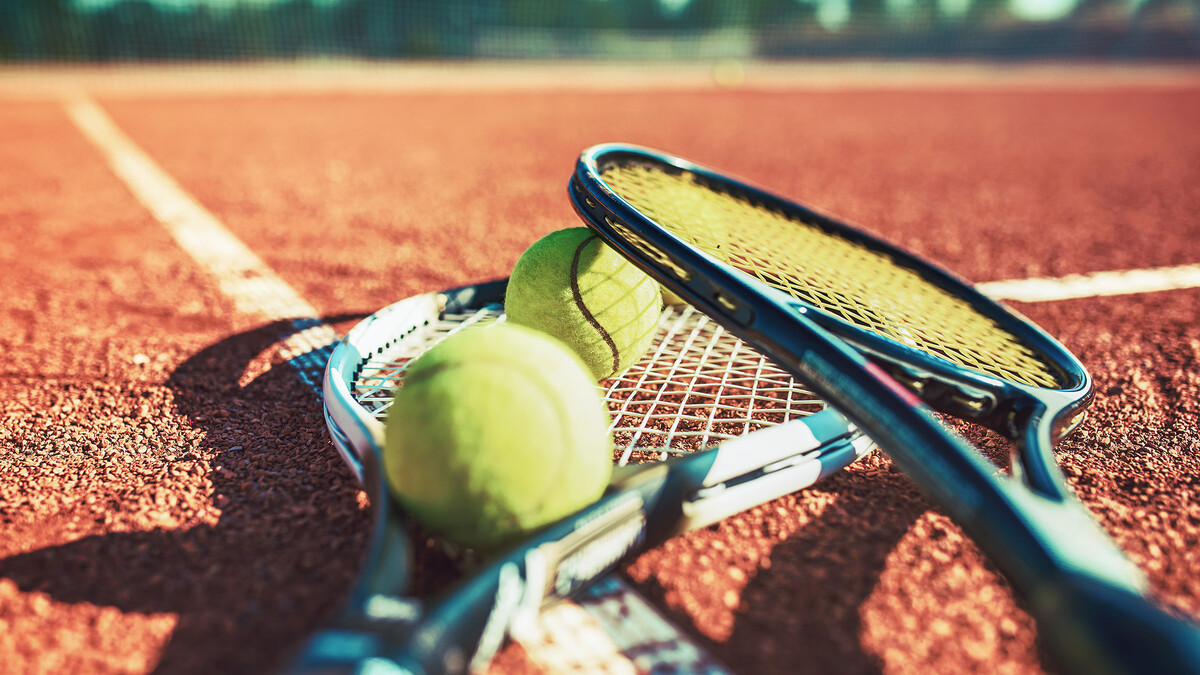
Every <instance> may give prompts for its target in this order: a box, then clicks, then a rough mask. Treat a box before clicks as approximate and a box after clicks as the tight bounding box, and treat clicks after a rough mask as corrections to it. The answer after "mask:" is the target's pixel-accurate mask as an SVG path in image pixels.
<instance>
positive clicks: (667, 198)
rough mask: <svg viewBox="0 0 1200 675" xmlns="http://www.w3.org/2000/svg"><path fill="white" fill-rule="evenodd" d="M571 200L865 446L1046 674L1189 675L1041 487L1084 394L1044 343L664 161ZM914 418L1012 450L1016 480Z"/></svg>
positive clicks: (599, 151) (632, 163)
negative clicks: (1041, 653) (975, 569)
mask: <svg viewBox="0 0 1200 675" xmlns="http://www.w3.org/2000/svg"><path fill="white" fill-rule="evenodd" d="M569 191H570V195H571V199H572V202H573V204H574V206H575V209H576V211H577V212H578V213H579V215H580V216H581V217H582V218H583V219H584V221H586V222H587V223H588V224H589V225H590V226H591V227H592V228H593V229H594V230H595V231H597V232H598V233H599V234H600V235H601V236H602V237H603V238H604V239H605V240H607V241H608V242H609V243H610V244H611V245H613V246H614V247H615V248H616V249H617V250H619V251H621V252H622V253H623V254H624V255H625V256H626V257H627V258H629V259H630V260H632V261H633V262H635V263H637V264H638V265H639V266H641V267H642V268H644V269H645V270H647V271H648V272H649V273H651V274H652V275H653V276H655V277H656V278H658V279H659V280H660V281H661V282H662V283H663V284H664V286H665V287H667V288H670V289H671V290H674V291H675V292H676V293H678V294H679V295H680V296H682V297H683V298H685V299H686V300H688V301H689V302H691V303H693V304H694V305H695V306H696V307H698V308H699V309H701V310H702V311H704V312H705V313H706V314H709V315H710V316H712V317H714V318H715V319H716V320H718V321H719V322H721V323H722V324H723V325H725V326H726V327H728V328H729V329H730V330H731V331H732V332H734V333H735V334H737V335H738V336H739V337H741V338H742V339H744V340H746V342H748V343H749V344H751V345H754V346H755V347H756V348H757V349H758V350H759V351H761V352H762V353H763V354H765V355H767V356H769V357H770V358H772V359H773V360H775V362H776V363H778V364H779V365H781V366H782V367H783V368H784V369H785V370H787V371H789V372H791V373H793V374H795V375H797V376H798V378H799V379H801V380H802V381H806V382H808V383H809V384H812V385H813V387H814V390H815V391H817V392H818V393H819V394H820V395H821V396H822V397H823V398H825V399H826V400H827V401H828V402H829V403H830V404H831V405H833V406H835V407H837V408H838V409H839V410H841V411H842V412H843V413H845V414H846V416H847V417H849V418H850V419H851V420H852V421H853V422H854V423H855V424H857V425H858V426H859V428H861V429H862V430H863V431H864V432H866V433H867V434H868V435H870V436H871V437H872V438H873V439H874V440H875V441H876V442H877V443H878V444H879V446H880V448H881V449H883V450H884V451H886V452H887V453H888V454H889V455H890V456H891V457H892V459H893V461H895V463H896V464H897V465H898V466H899V467H900V468H901V469H902V470H903V471H905V472H906V473H907V474H908V475H909V476H910V477H911V478H912V479H913V480H914V482H916V484H917V485H918V486H919V487H920V488H921V489H922V490H923V491H924V492H925V493H926V494H927V495H929V496H930V497H931V498H932V499H933V500H934V501H935V502H936V503H937V504H938V505H940V506H941V507H942V508H943V509H944V510H945V511H946V513H947V514H948V515H950V516H951V517H952V518H954V519H955V520H956V521H957V522H958V523H959V524H961V525H962V526H963V528H964V529H965V530H966V531H967V532H968V533H969V534H970V535H971V536H972V537H973V538H974V539H975V541H976V542H977V543H978V544H979V545H980V547H981V548H982V549H983V550H984V551H985V552H986V553H987V554H988V555H989V556H990V557H991V558H992V559H993V560H994V561H995V563H996V564H997V565H998V566H999V568H1000V569H1001V570H1002V572H1003V573H1004V574H1005V575H1006V576H1007V578H1008V579H1009V581H1010V582H1011V583H1012V585H1013V587H1014V588H1015V589H1016V591H1017V592H1018V594H1019V595H1020V596H1021V597H1022V598H1023V599H1024V601H1025V602H1026V603H1027V606H1028V608H1029V610H1030V611H1031V613H1032V614H1033V616H1034V617H1035V619H1036V620H1037V621H1038V627H1039V636H1040V638H1041V639H1042V641H1043V642H1044V644H1045V646H1046V648H1047V651H1048V653H1049V654H1050V656H1051V657H1052V658H1053V659H1054V660H1055V662H1056V665H1058V666H1060V667H1062V668H1064V669H1066V670H1068V671H1070V672H1076V673H1133V672H1142V673H1165V672H1200V632H1198V630H1197V628H1196V626H1194V625H1193V624H1192V623H1190V622H1188V621H1186V620H1184V619H1181V618H1178V617H1176V616H1174V615H1172V614H1170V613H1168V612H1166V611H1164V610H1162V609H1160V608H1159V607H1158V606H1156V605H1155V604H1154V603H1153V602H1152V600H1151V597H1150V595H1149V592H1148V590H1147V582H1146V579H1145V577H1144V576H1143V574H1142V573H1141V572H1140V570H1138V569H1137V567H1136V566H1135V565H1134V564H1133V563H1131V562H1130V561H1129V560H1128V559H1127V558H1126V557H1125V556H1124V554H1123V553H1122V552H1121V550H1120V549H1119V548H1118V547H1117V545H1116V544H1115V543H1114V542H1113V541H1112V540H1111V539H1110V538H1109V537H1108V536H1107V535H1106V534H1105V533H1104V531H1103V530H1102V529H1101V528H1100V526H1099V525H1098V524H1097V523H1096V522H1095V521H1094V520H1093V519H1092V518H1091V517H1090V515H1089V514H1088V511H1087V509H1086V508H1085V507H1084V505H1083V504H1082V503H1081V502H1080V501H1079V500H1078V499H1077V498H1076V497H1075V496H1074V495H1073V493H1072V492H1071V490H1070V488H1069V487H1068V486H1067V484H1066V482H1065V481H1064V479H1063V477H1062V474H1061V472H1060V470H1059V469H1058V466H1057V464H1056V462H1055V459H1054V453H1053V443H1054V441H1055V440H1056V439H1058V438H1059V437H1061V436H1062V435H1063V434H1065V433H1067V432H1068V431H1070V430H1071V429H1072V428H1074V426H1076V425H1077V424H1079V422H1080V421H1081V420H1082V417H1083V414H1084V409H1085V408H1086V406H1087V404H1088V403H1089V401H1090V398H1091V395H1092V382H1091V378H1090V377H1089V375H1088V373H1087V371H1086V370H1085V369H1084V367H1083V365H1082V364H1081V363H1080V362H1079V360H1078V359H1077V358H1076V357H1075V356H1073V355H1072V354H1071V353H1070V352H1068V351H1067V350H1066V349H1065V348H1064V347H1063V346H1062V345H1060V344H1059V343H1058V342H1056V341H1055V340H1054V339H1053V338H1051V337H1050V336H1049V335H1047V334H1046V333H1045V332H1044V331H1042V330H1041V329H1039V328H1038V327H1036V326H1034V325H1033V324H1032V323H1030V322H1029V321H1028V320H1026V319H1024V318H1023V317H1021V316H1019V315H1017V314H1016V313H1015V312H1013V311H1012V310H1010V309H1008V308H1006V307H1004V306H1002V305H1000V304H998V303H996V302H994V301H992V300H991V299H989V298H987V297H985V296H983V295H982V294H980V293H979V292H977V291H976V290H975V289H974V288H973V287H971V286H970V285H969V284H967V283H965V282H964V281H962V280H960V279H959V278H957V277H955V276H954V275H952V274H949V273H947V272H945V271H943V270H941V269H939V268H938V267H936V266H934V265H932V264H930V263H928V262H926V261H924V260H922V259H920V258H918V257H916V256H914V255H912V254H910V253H908V252H905V251H903V250H901V249H899V248H897V247H895V246H892V245H890V244H888V243H886V242H883V241H881V240H880V239H878V238H875V237H873V236H871V235H868V234H866V233H864V232H862V231H860V230H857V229H854V228H852V227H850V226H848V225H845V224H844V223H841V222H838V221H837V220H834V219H833V218H830V217H828V216H825V215H822V214H820V213H817V212H815V211H813V210H811V209H808V208H806V207H804V206H801V205H799V204H797V203H795V202H792V201H790V200H787V199H784V198H782V197H779V196H776V195H773V194H771V193H769V192H767V191H765V190H762V189H759V188H756V187H754V186H752V185H749V184H748V183H745V182H743V181H740V180H737V179H734V178H732V177H729V176H726V175H723V174H721V173H718V172H716V171H713V170H711V169H707V168H704V167H701V166H699V165H696V164H693V163H691V162H688V161H686V160H683V159H680V158H678V157H673V156H670V155H667V154H663V153H660V152H656V151H653V150H648V149H645V148H639V147H635V146H626V145H612V144H610V145H601V146H596V147H593V148H590V149H588V150H586V151H585V152H584V153H583V154H582V155H581V156H580V158H579V161H578V163H577V165H576V169H575V172H574V175H573V177H572V179H571V184H570V187H569ZM839 339H840V340H839ZM831 341H832V342H841V343H842V344H848V345H850V346H852V347H853V348H854V349H855V350H856V351H857V352H859V353H860V354H862V355H865V356H866V357H867V358H868V360H865V361H859V362H855V361H854V360H853V359H847V358H844V357H843V355H842V354H840V353H839V351H838V349H836V346H837V345H833V346H831V345H830V342H831ZM885 373H886V374H885ZM897 383H901V384H902V385H903V387H904V392H911V393H912V394H915V395H916V396H919V398H920V399H921V400H920V401H917V400H915V399H913V398H912V396H911V395H909V396H906V395H905V394H904V393H902V392H899V391H897V390H898V389H899V388H900V385H898V384H897ZM921 401H923V402H924V403H926V404H928V405H930V406H932V407H934V408H936V409H938V410H940V411H942V412H947V413H950V414H953V415H956V416H959V417H961V418H964V419H967V420H970V421H973V422H977V423H980V424H983V425H986V426H988V427H990V428H992V429H995V430H998V431H1000V432H1002V433H1003V434H1005V435H1006V436H1007V437H1008V438H1010V439H1012V440H1013V441H1014V443H1013V445H1014V453H1013V461H1012V474H1013V475H1012V476H1004V475H1001V474H1000V473H999V472H998V470H997V469H996V467H995V466H994V465H993V464H991V463H990V462H989V461H988V460H987V459H986V458H984V457H983V456H982V455H981V454H980V453H979V452H978V451H977V450H976V449H974V448H972V447H971V446H969V444H967V443H966V442H965V441H963V440H962V439H959V438H957V437H953V436H951V435H949V434H947V432H946V431H945V430H944V429H943V428H942V427H940V426H939V425H938V424H937V422H936V421H935V420H934V419H933V418H932V417H931V416H930V415H928V414H927V413H925V412H923V411H922V410H920V408H923V407H924V406H922V405H921Z"/></svg>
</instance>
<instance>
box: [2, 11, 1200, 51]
mask: <svg viewBox="0 0 1200 675" xmlns="http://www.w3.org/2000/svg"><path fill="white" fill-rule="evenodd" d="M804 57H814V58H986V59H1001V60H1005V59H1009V60H1033V59H1054V60H1061V59H1088V60H1096V59H1103V60H1148V59H1153V60H1187V61H1195V60H1200V0H409V1H403V0H0V61H21V62H44V61H51V62H63V61H69V62H80V61H87V62H113V61H117V62H123V61H228V60H244V59H293V58H368V59H565V58H588V59H607V58H617V59H623V60H638V59H660V60H673V59H781V58H789V59H790V58H804Z"/></svg>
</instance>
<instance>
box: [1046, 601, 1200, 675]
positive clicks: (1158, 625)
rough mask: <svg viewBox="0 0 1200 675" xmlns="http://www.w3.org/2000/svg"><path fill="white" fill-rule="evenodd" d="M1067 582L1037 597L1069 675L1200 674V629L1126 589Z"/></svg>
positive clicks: (1053, 649)
mask: <svg viewBox="0 0 1200 675" xmlns="http://www.w3.org/2000/svg"><path fill="white" fill-rule="evenodd" d="M1063 581H1064V582H1067V583H1058V584H1055V585H1054V586H1053V587H1050V588H1046V589H1044V592H1043V593H1040V594H1038V595H1036V596H1034V597H1033V598H1032V599H1033V600H1034V606H1033V610H1034V614H1035V615H1036V616H1035V618H1036V619H1037V624H1038V632H1039V634H1040V637H1041V639H1042V641H1043V642H1044V643H1045V647H1046V651H1047V652H1048V653H1049V655H1050V658H1051V659H1052V660H1054V661H1055V662H1056V663H1055V664H1054V665H1056V666H1060V667H1061V668H1062V669H1063V671H1064V672H1069V673H1087V674H1088V675H1101V674H1106V673H1108V674H1112V675H1126V674H1130V673H1155V674H1157V675H1168V674H1175V673H1179V674H1185V673H1186V674H1200V626H1197V625H1196V624H1193V623H1191V622H1189V621H1186V620H1184V619H1181V618H1177V617H1176V616H1173V615H1171V614H1169V613H1168V612H1166V611H1164V610H1162V609H1159V608H1158V607H1156V606H1154V605H1153V604H1152V603H1151V602H1150V601H1149V600H1147V599H1146V598H1145V597H1144V596H1141V595H1138V594H1136V593H1132V592H1130V591H1128V590H1125V589H1121V588H1117V587H1115V586H1111V585H1109V584H1105V583H1103V582H1099V581H1096V580H1094V579H1089V578H1085V577H1073V578H1070V579H1067V580H1063Z"/></svg>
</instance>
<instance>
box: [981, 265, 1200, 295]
mask: <svg viewBox="0 0 1200 675" xmlns="http://www.w3.org/2000/svg"><path fill="white" fill-rule="evenodd" d="M1197 287H1200V265H1178V266H1175V267H1157V268H1153V269H1144V270H1121V271H1115V272H1094V273H1092V274H1071V275H1068V276H1065V277H1060V278H1057V279H1049V278H1040V279H1038V278H1035V279H1015V280H1011V281H991V282H988V283H983V284H977V285H976V286H975V288H976V289H978V290H979V292H981V293H983V294H984V295H987V296H991V297H992V298H995V299H996V300H1019V301H1021V302H1049V301H1051V300H1071V299H1075V298H1094V297H1100V296H1107V295H1130V294H1133V293H1157V292H1160V291H1173V290H1179V289H1183V288H1197Z"/></svg>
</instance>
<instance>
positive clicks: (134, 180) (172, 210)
mask: <svg viewBox="0 0 1200 675" xmlns="http://www.w3.org/2000/svg"><path fill="white" fill-rule="evenodd" d="M63 106H64V108H65V110H66V112H67V115H68V116H69V117H70V119H71V121H72V122H74V123H75V125H76V127H78V128H79V130H80V131H81V132H82V133H83V135H84V136H85V137H86V138H87V139H88V140H89V141H91V143H92V144H93V145H94V146H95V147H96V149H98V150H99V151H100V152H101V153H103V155H104V156H105V158H106V159H107V160H108V163H109V166H110V167H111V168H112V170H113V172H114V173H116V175H117V176H118V177H120V178H121V180H122V181H124V182H125V185H126V186H127V187H128V188H129V190H130V191H131V192H132V193H133V194H134V196H135V197H137V199H138V201H140V202H141V203H142V204H143V205H144V206H145V207H146V208H147V209H149V211H150V212H151V213H152V214H153V215H154V217H155V218H156V219H157V220H158V221H159V222H160V223H162V224H163V226H165V227H166V228H167V231H168V232H170V233H171V235H172V236H173V237H174V238H175V241H176V242H178V244H179V246H180V247H181V248H183V250H184V251H186V252H187V253H188V254H189V255H191V257H192V258H193V259H195V261H196V262H197V263H199V265H200V266H201V267H202V268H204V269H205V270H207V271H208V272H209V273H210V274H212V276H213V277H214V278H216V280H217V282H218V284H219V285H220V288H221V291H222V292H223V293H224V294H225V295H227V296H228V297H230V298H231V299H232V300H233V302H234V304H235V306H236V307H237V309H238V311H239V312H244V313H246V314H249V315H251V316H257V317H260V318H262V319H264V320H267V321H281V320H289V321H292V322H293V325H295V326H297V328H299V329H300V330H299V332H297V333H293V334H292V335H291V336H289V337H288V338H286V339H285V340H284V346H283V349H284V355H285V357H286V358H288V359H289V360H293V359H296V360H301V361H303V362H304V363H305V368H307V369H312V368H319V369H321V370H323V369H324V361H320V362H319V363H318V362H316V361H318V359H312V358H307V357H311V356H313V355H314V354H319V353H320V352H321V351H322V350H325V349H328V347H329V346H330V345H332V344H333V343H334V342H336V341H337V340H338V335H337V333H336V332H335V331H334V329H333V328H332V327H331V326H329V325H327V324H325V323H323V322H321V321H320V320H319V319H318V318H316V317H317V310H316V308H314V307H313V306H312V305H311V304H309V303H308V302H307V301H306V300H304V299H303V298H302V297H300V295H299V294H298V293H297V292H296V291H295V290H293V289H292V288H291V287H290V286H289V285H288V284H287V283H286V282H284V281H283V280H282V279H281V278H280V277H279V276H278V275H276V274H275V272H274V271H273V270H272V269H271V268H270V267H269V266H268V265H267V264H266V263H265V262H263V261H262V259H260V258H259V257H258V256H256V255H255V254H254V253H253V252H252V251H251V250H250V249H249V248H247V247H246V245H245V244H243V243H242V242H241V240H239V239H238V238H237V237H236V236H235V235H234V234H233V233H232V232H230V231H229V229H228V228H226V227H225V225H224V224H222V223H221V222H220V221H219V220H218V219H217V218H216V216H214V215H213V214H212V213H210V212H209V211H208V210H207V209H205V208H204V207H203V206H202V205H201V204H200V203H199V202H197V201H196V200H195V199H194V198H192V196H191V195H189V194H188V193H187V192H186V191H185V190H184V189H183V188H182V187H180V185H179V184H178V183H177V182H175V180H173V179H172V178H171V177H170V175H168V174H167V173H166V172H165V171H164V170H163V169H162V168H161V167H159V165H158V164H157V163H156V162H155V161H154V160H153V159H151V158H150V157H149V156H148V155H147V154H146V153H145V152H143V151H142V150H141V148H139V147H138V146H137V145H136V144H135V143H134V142H133V141H132V140H130V139H129V137H128V136H126V135H125V134H124V133H123V132H122V131H121V130H120V129H119V128H118V127H117V126H116V124H115V123H114V122H113V121H112V119H111V118H110V117H109V116H108V115H107V114H106V113H105V112H104V111H103V110H102V109H101V108H100V107H99V106H98V105H96V103H95V102H93V101H91V100H90V99H88V98H86V97H84V96H79V95H75V96H72V97H71V98H69V99H68V100H66V101H64V102H63ZM301 377H302V378H303V379H305V381H306V382H307V383H308V384H309V385H310V386H312V385H314V384H315V383H314V382H310V381H308V380H309V379H311V377H312V374H307V376H306V374H305V373H303V372H302V373H301ZM316 379H318V380H319V376H318V377H317V378H316ZM603 587H604V588H605V589H606V590H607V593H605V594H604V595H597V594H592V595H589V596H588V597H587V598H585V599H583V600H581V601H580V604H579V605H574V604H572V603H562V604H561V605H560V606H559V607H556V608H555V611H553V612H550V613H547V614H546V616H545V617H540V618H539V622H538V626H537V628H536V629H535V630H534V631H533V632H532V635H531V640H529V641H526V642H524V643H523V646H524V647H525V648H526V652H527V653H528V654H529V656H530V657H531V658H532V659H533V660H534V661H536V662H538V663H539V664H541V665H543V666H546V667H550V668H555V667H559V668H561V667H563V666H564V665H565V666H568V669H570V670H573V671H578V670H580V669H581V668H584V667H586V668H587V669H588V670H589V671H591V672H606V673H620V674H623V675H625V674H632V673H637V672H639V670H640V671H645V672H648V671H649V670H651V669H652V668H653V667H654V666H659V667H662V666H667V667H669V669H670V670H671V671H672V672H676V673H681V674H684V675H686V674H688V673H696V674H700V673H708V674H718V673H723V672H724V671H722V670H721V669H719V668H718V667H717V666H716V665H715V661H713V660H712V658H711V657H710V656H708V655H707V654H706V653H705V652H704V650H702V649H701V648H700V647H698V646H697V645H695V644H694V643H693V642H692V641H691V640H689V639H688V638H687V637H686V636H685V635H683V634H682V633H681V632H679V631H678V629H676V628H675V627H674V626H672V625H671V624H670V623H668V622H667V621H666V619H664V618H662V616H661V615H660V614H659V613H658V612H657V611H656V610H655V609H654V608H653V607H652V606H651V605H649V604H648V603H647V602H646V601H645V600H643V599H642V598H641V597H640V596H638V595H637V594H636V593H635V592H634V591H633V589H632V588H630V587H629V586H628V585H627V584H625V583H624V582H623V581H621V580H620V579H619V578H617V577H612V578H611V579H608V580H606V581H605V583H604V584H603ZM614 603H616V604H618V605H619V606H620V607H621V608H623V610H624V611H622V612H621V613H620V614H621V615H620V616H615V617H614V616H611V614H612V612H611V607H612V606H613V604H614ZM581 608H582V609H581ZM569 616H576V618H575V619H574V620H573V621H572V624H573V629H574V632H573V635H572V639H574V640H577V641H578V642H579V644H586V645H589V649H588V650H586V651H585V652H584V653H580V652H578V651H577V650H570V649H564V646H563V645H562V644H561V641H562V638H561V631H558V632H557V635H558V638H557V639H556V631H555V626H553V625H551V623H552V622H554V621H559V622H561V621H563V619H564V617H569ZM631 621H634V622H635V623H637V625H639V626H641V627H642V629H643V630H644V634H642V635H639V636H635V637H637V638H640V639H629V638H630V635H629V631H628V630H627V628H623V625H628V624H629V622H631ZM568 656H571V657H572V659H570V660H567V661H564V660H563V659H564V658H567V657H568ZM580 659H583V660H580ZM648 661H649V662H648Z"/></svg>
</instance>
